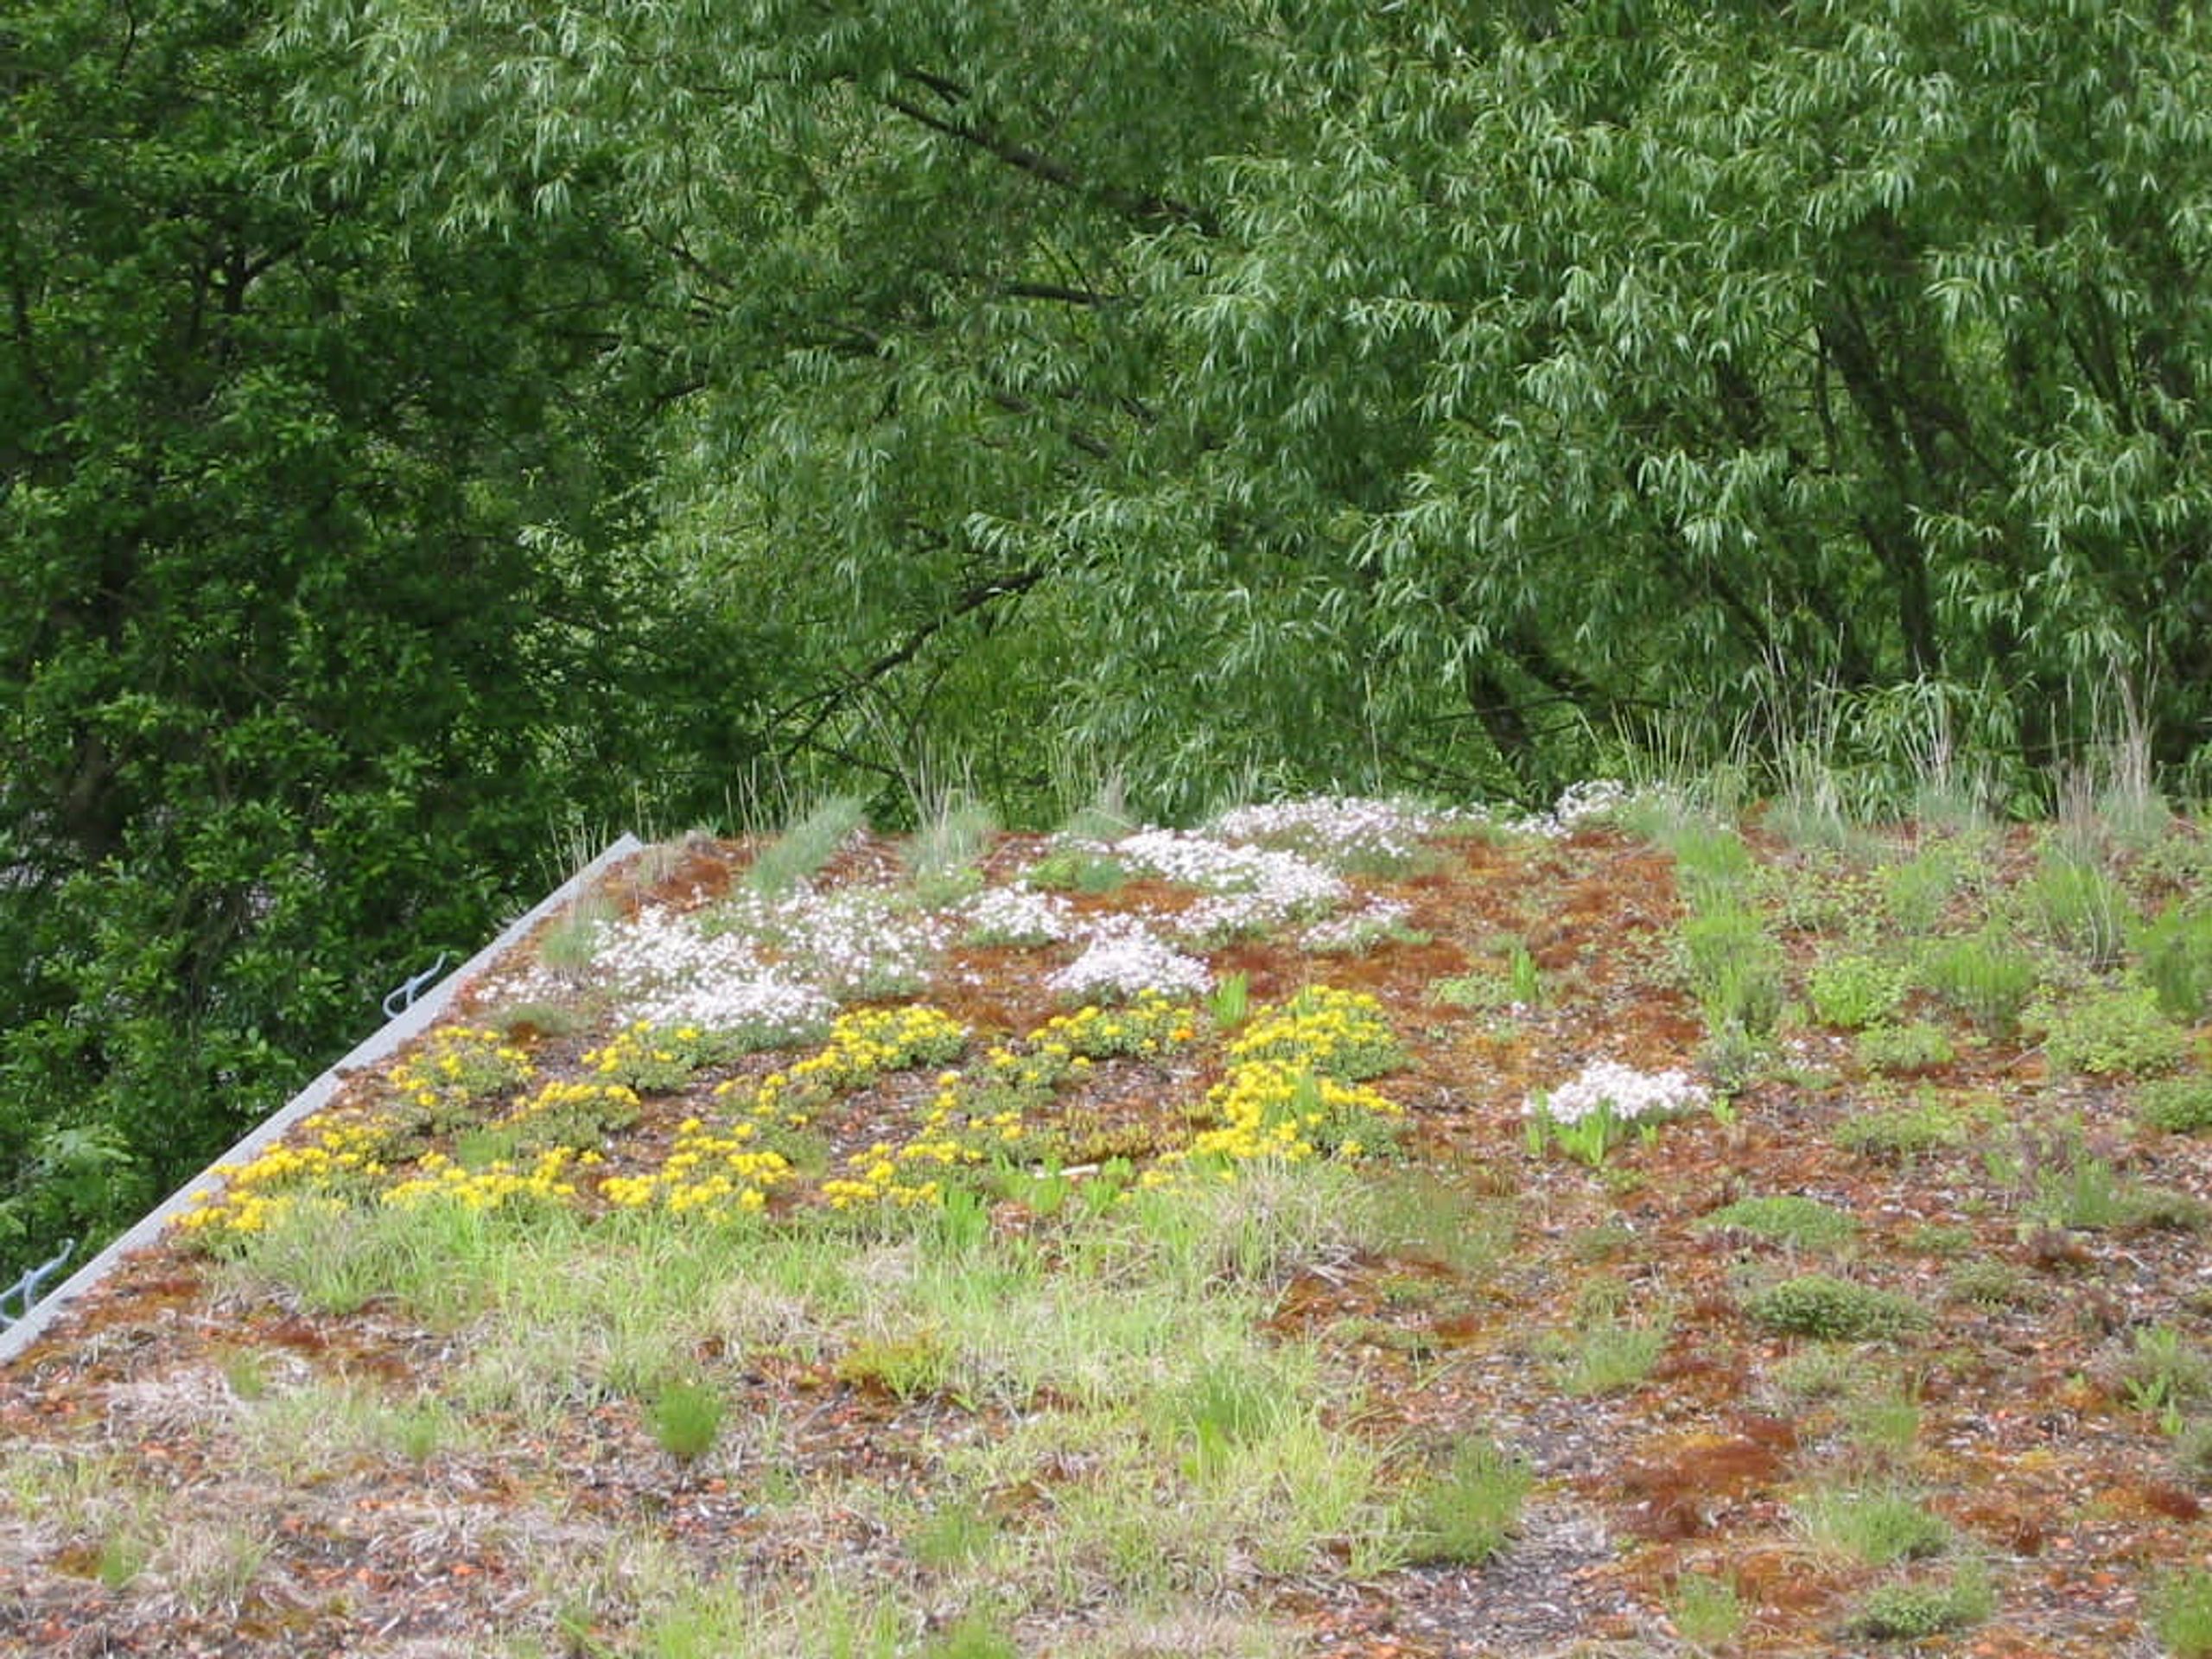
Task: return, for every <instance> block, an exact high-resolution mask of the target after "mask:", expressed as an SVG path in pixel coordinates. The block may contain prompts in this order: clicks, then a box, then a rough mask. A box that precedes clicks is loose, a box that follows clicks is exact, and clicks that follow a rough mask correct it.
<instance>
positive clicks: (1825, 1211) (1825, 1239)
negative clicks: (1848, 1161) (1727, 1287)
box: [1698, 1192, 1859, 1250]
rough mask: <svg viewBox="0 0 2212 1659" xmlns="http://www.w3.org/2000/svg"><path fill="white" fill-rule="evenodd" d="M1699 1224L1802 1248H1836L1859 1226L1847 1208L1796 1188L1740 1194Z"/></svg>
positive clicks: (1721, 1230)
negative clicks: (1761, 1194) (1768, 1193)
mask: <svg viewBox="0 0 2212 1659" xmlns="http://www.w3.org/2000/svg"><path fill="white" fill-rule="evenodd" d="M1698 1225H1699V1226H1700V1227H1702V1228H1706V1229H1708V1230H1713V1231H1716V1232H1737V1233H1748V1234H1750V1235H1751V1236H1752V1237H1754V1238H1763V1239H1766V1240H1768V1241H1769V1242H1770V1243H1777V1244H1787V1245H1789V1247H1790V1248H1791V1249H1800V1250H1834V1249H1837V1248H1838V1247H1840V1246H1841V1245H1843V1244H1846V1243H1849V1242H1850V1240H1851V1237H1852V1236H1853V1234H1854V1233H1856V1232H1857V1231H1858V1230H1859V1224H1858V1223H1857V1222H1855V1221H1854V1220H1853V1219H1852V1217H1850V1216H1848V1215H1847V1214H1846V1213H1844V1211H1840V1210H1838V1209H1836V1208H1835V1207H1834V1205H1826V1204H1822V1203H1821V1201H1820V1200H1819V1199H1818V1198H1804V1197H1802V1196H1800V1195H1799V1194H1797V1193H1795V1192H1783V1193H1777V1194H1775V1195H1773V1196H1771V1197H1768V1198H1738V1199H1737V1200H1736V1202H1735V1203H1733V1204H1731V1205H1724V1206H1723V1207H1722V1208H1720V1209H1719V1210H1715V1211H1713V1213H1712V1214H1711V1215H1708V1216H1707V1217H1704V1218H1703V1219H1702V1220H1700V1222H1699V1223H1698Z"/></svg>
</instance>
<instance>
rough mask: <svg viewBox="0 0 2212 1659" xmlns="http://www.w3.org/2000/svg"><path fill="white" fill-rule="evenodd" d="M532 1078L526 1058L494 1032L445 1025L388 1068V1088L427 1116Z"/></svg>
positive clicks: (512, 1087) (512, 1088)
mask: <svg viewBox="0 0 2212 1659" xmlns="http://www.w3.org/2000/svg"><path fill="white" fill-rule="evenodd" d="M535 1075H536V1070H535V1068H534V1067H532V1066H531V1063H530V1056H529V1055H527V1054H525V1053H524V1052H522V1050H520V1049H519V1048H517V1047H516V1046H514V1045H513V1044H512V1043H510V1042H509V1041H507V1039H505V1037H503V1036H501V1035H500V1034H499V1033H498V1032H496V1031H490V1030H486V1029H483V1028H481V1027H472V1026H448V1027H444V1028H443V1029H442V1030H440V1031H439V1032H437V1033H435V1035H434V1036H432V1037H431V1038H430V1039H429V1041H427V1042H426V1043H424V1044H423V1046H422V1047H421V1048H419V1049H417V1050H416V1052H414V1053H412V1054H410V1055H409V1056H408V1057H407V1058H405V1059H404V1060H402V1061H400V1062H399V1064H398V1065H395V1066H393V1067H392V1068H391V1086H392V1087H393V1089H395V1090H397V1091H398V1094H399V1097H400V1098H401V1099H402V1100H403V1101H405V1102H406V1103H408V1104H409V1105H411V1106H418V1107H421V1108H423V1109H425V1110H428V1111H437V1110H441V1109H452V1108H454V1107H456V1106H465V1105H467V1104H468V1103H470V1102H471V1101H477V1100H482V1099H485V1098H486V1097H487V1096H493V1095H504V1094H506V1093H509V1092H510V1091H512V1090H516V1089H519V1088H521V1087H522V1086H523V1085H524V1084H526V1083H528V1082H529V1081H530V1080H531V1077H533V1076H535Z"/></svg>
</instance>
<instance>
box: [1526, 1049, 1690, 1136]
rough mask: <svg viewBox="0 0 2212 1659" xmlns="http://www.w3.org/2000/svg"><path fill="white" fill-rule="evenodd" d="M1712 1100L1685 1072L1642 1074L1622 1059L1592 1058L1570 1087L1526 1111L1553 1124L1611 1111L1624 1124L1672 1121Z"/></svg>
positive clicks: (1538, 1097) (1535, 1098) (1539, 1096)
mask: <svg viewBox="0 0 2212 1659" xmlns="http://www.w3.org/2000/svg"><path fill="white" fill-rule="evenodd" d="M1707 1098H1708V1096H1707V1093H1706V1090H1705V1089H1704V1086H1703V1085H1702V1084H1697V1083H1694V1082H1693V1081H1692V1080H1691V1078H1690V1075H1689V1073H1688V1072H1687V1071H1681V1070H1679V1069H1677V1070H1673V1071H1637V1069H1636V1068H1635V1067H1634V1066H1629V1065H1622V1064H1620V1062H1619V1061H1618V1060H1592V1061H1591V1062H1590V1064H1589V1065H1586V1066H1584V1067H1583V1068H1582V1070H1581V1071H1580V1073H1578V1074H1577V1075H1576V1077H1574V1079H1573V1081H1572V1082H1570V1083H1564V1084H1560V1086H1559V1087H1558V1088H1556V1089H1554V1090H1552V1091H1551V1092H1550V1093H1549V1094H1548V1095H1547V1094H1544V1093H1542V1092H1541V1091H1539V1092H1537V1093H1535V1094H1533V1095H1530V1096H1529V1098H1528V1100H1527V1102H1526V1103H1525V1104H1524V1105H1523V1107H1522V1110H1523V1111H1525V1112H1526V1113H1527V1114H1528V1115H1529V1116H1530V1117H1541V1118H1547V1119H1548V1120H1550V1121H1551V1122H1554V1123H1579V1122H1581V1121H1582V1120H1583V1119H1584V1118H1586V1117H1589V1116H1593V1115H1594V1114H1596V1113H1598V1112H1599V1111H1601V1110H1604V1109H1605V1108H1607V1107H1611V1109H1612V1114H1613V1116H1614V1117H1615V1118H1616V1119H1618V1121H1619V1122H1624V1123H1632V1122H1637V1120H1638V1119H1640V1118H1660V1117H1671V1116H1674V1115H1675V1113H1677V1112H1682V1111H1687V1110H1688V1109H1690V1108H1692V1107H1694V1106H1702V1105H1704V1104H1705V1103H1706V1102H1707Z"/></svg>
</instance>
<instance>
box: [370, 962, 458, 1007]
mask: <svg viewBox="0 0 2212 1659" xmlns="http://www.w3.org/2000/svg"><path fill="white" fill-rule="evenodd" d="M449 954H450V953H449V952H448V951H444V950H441V951H439V952H438V959H437V960H436V961H435V962H434V963H431V964H430V965H429V967H428V968H425V969H423V971H422V972H421V973H419V974H417V975H416V976H415V977H414V978H412V979H410V980H407V981H404V982H402V983H401V984H399V985H397V986H396V987H394V988H392V989H391V991H389V992H388V993H386V994H385V999H384V1017H385V1019H387V1020H397V1019H398V1018H399V1016H400V1015H401V1014H404V1013H406V1012H407V1010H408V1009H410V1008H411V1007H414V1006H415V999H416V997H418V996H420V995H422V994H423V990H424V989H425V988H427V987H429V985H431V984H433V983H435V982H436V980H437V977H438V976H439V975H440V974H442V973H443V972H445V970H446V957H448V955H449Z"/></svg>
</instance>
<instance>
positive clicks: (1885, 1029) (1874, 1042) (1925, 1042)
mask: <svg viewBox="0 0 2212 1659" xmlns="http://www.w3.org/2000/svg"><path fill="white" fill-rule="evenodd" d="M1852 1052H1853V1053H1854V1054H1855V1055H1857V1057H1858V1059H1859V1065H1863V1066H1865V1067H1866V1070H1868V1071H1887V1072H1910V1071H1933V1070H1935V1069H1936V1067H1938V1066H1944V1065H1950V1063H1951V1062H1952V1061H1954V1060H1955V1059H1957V1058H1959V1053H1958V1050H1957V1049H1955V1048H1954V1047H1953V1046H1951V1039H1950V1037H1949V1036H1948V1033H1945V1032H1944V1030H1943V1028H1942V1027H1940V1026H1937V1025H1935V1024H1932V1023H1930V1022H1929V1021H1928V1020H1913V1021H1912V1022H1910V1024H1908V1025H1902V1026H1891V1025H1874V1026H1869V1027H1867V1028H1866V1030H1864V1031H1862V1032H1860V1033H1859V1036H1858V1039H1857V1040H1856V1041H1855V1042H1854V1043H1853V1045H1852Z"/></svg>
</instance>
